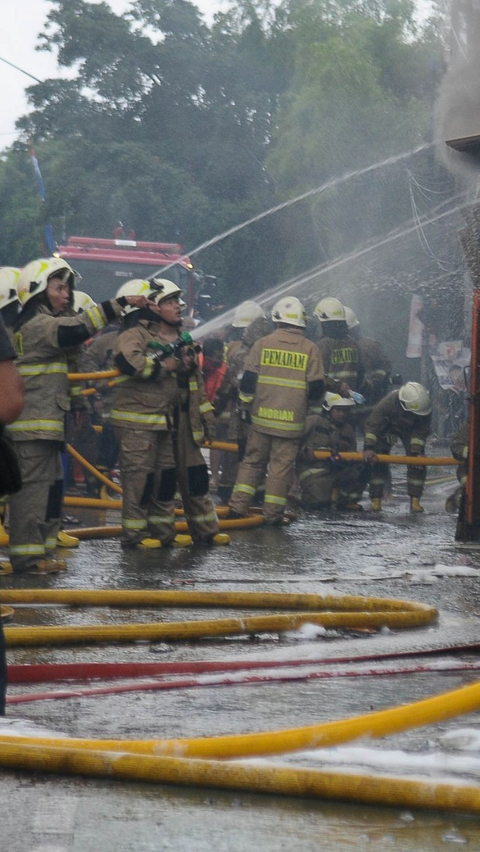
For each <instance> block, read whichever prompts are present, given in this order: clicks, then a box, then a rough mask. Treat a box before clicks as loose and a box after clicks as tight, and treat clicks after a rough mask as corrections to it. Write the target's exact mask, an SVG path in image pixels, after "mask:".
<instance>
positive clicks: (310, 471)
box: [298, 467, 327, 482]
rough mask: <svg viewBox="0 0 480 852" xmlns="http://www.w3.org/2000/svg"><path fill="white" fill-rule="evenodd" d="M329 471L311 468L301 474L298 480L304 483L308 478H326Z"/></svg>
mask: <svg viewBox="0 0 480 852" xmlns="http://www.w3.org/2000/svg"><path fill="white" fill-rule="evenodd" d="M326 474H327V471H326V470H325V468H318V467H309V468H307V470H302V472H301V474H299V477H298V480H299V482H302V480H304V479H306V478H307V477H308V476H326Z"/></svg>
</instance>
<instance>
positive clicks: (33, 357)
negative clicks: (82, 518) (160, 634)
mask: <svg viewBox="0 0 480 852" xmlns="http://www.w3.org/2000/svg"><path fill="white" fill-rule="evenodd" d="M74 286H75V273H74V271H73V269H72V268H71V266H69V264H68V263H67V262H66V261H65V260H63V259H61V258H56V257H51V258H40V259H38V260H34V261H32V262H31V263H28V264H27V266H25V268H24V269H23V270H22V272H21V274H20V276H19V279H18V287H17V292H18V297H19V300H20V303H21V305H22V310H21V312H20V315H19V317H18V319H17V322H16V324H15V326H14V328H15V336H14V338H15V347H16V350H17V355H18V368H19V372H20V374H21V375H22V377H23V380H24V384H25V406H24V409H23V412H22V414H21V416H20V417H19V418H18V420H16V421H15V423H13V424H12V425H11V426H9V427H8V431H9V434H10V436H11V437H12V439H13V440H14V442H15V449H16V452H17V455H18V458H19V462H20V468H21V472H22V479H23V488H22V490H21V491H20V492H19V493H18V494H15V495H13V496H12V497H11V500H10V559H11V563H12V566H13V570H14V571H15V572H17V573H25V572H27V573H34V574H50V573H55V572H57V571H59V570H62V569H64V568H65V563H64V562H62V561H60V560H55V559H54V558H52V557H53V552H54V548H55V546H56V537H57V533H58V530H59V529H60V514H61V506H62V492H63V466H62V460H61V450H62V448H63V444H64V440H65V414H66V412H67V411H68V410H69V408H70V399H69V382H68V378H67V372H68V366H67V353H70V352H71V351H72V350H75V348H76V347H78V346H80V344H81V343H83V342H84V341H85V340H87V339H88V338H89V337H91V336H92V334H95V332H97V331H99V330H100V329H101V328H103V327H104V326H106V325H107V324H108V323H109V322H111V321H112V320H113V319H115V317H116V316H118V315H119V314H120V312H121V310H122V308H123V307H124V306H125V304H126V302H127V301H129V302H130V304H136V305H138V306H140V305H144V304H146V303H147V301H146V299H145V298H144V297H130V299H129V300H128V299H127V300H125V299H123V300H122V299H120V300H118V301H117V300H115V299H113V300H111V301H106V302H102V303H101V304H100V305H98V306H97V307H95V308H91V309H90V310H87V311H85V312H84V313H83V314H80V315H78V316H74V317H71V316H69V317H66V316H61V314H62V313H63V312H64V311H65V310H66V309H67V306H68V304H69V298H70V292H71V290H72V289H73V288H74Z"/></svg>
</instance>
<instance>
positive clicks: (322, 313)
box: [313, 296, 346, 322]
mask: <svg viewBox="0 0 480 852" xmlns="http://www.w3.org/2000/svg"><path fill="white" fill-rule="evenodd" d="M313 313H314V314H315V316H316V317H317V319H319V320H320V322H332V321H334V320H335V321H336V322H339V321H340V322H341V321H342V320H343V321H345V319H346V315H345V308H344V307H343V305H342V303H341V301H340V300H339V299H334V298H333V297H332V296H326V297H325V298H324V299H320V301H319V303H318V305H316V307H315V310H314V312H313Z"/></svg>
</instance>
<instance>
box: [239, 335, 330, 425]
mask: <svg viewBox="0 0 480 852" xmlns="http://www.w3.org/2000/svg"><path fill="white" fill-rule="evenodd" d="M323 390H324V372H323V363H322V356H321V354H320V351H319V349H318V346H316V345H315V343H312V342H311V341H310V340H307V339H306V337H305V336H304V334H303V331H302V329H300V328H295V327H290V326H288V327H283V326H281V327H280V328H277V329H276V330H275V331H274V332H273V334H269V335H267V336H266V337H262V338H261V339H260V340H258V341H257V342H256V343H255V344H254V345H253V347H252V349H251V351H250V354H249V355H248V358H247V361H246V364H245V373H244V375H243V378H242V381H241V384H240V394H239V398H240V401H241V402H242V403H244V404H245V405H248V406H250V409H251V411H250V416H251V421H252V427H253V428H254V429H255V430H256V431H258V432H263V433H264V434H266V435H274V436H276V437H278V438H300V437H301V436H302V435H303V433H304V431H305V423H306V418H307V409H308V405H309V403H310V402H311V403H312V404H315V403H317V404H319V403H320V399H321V396H322V394H323Z"/></svg>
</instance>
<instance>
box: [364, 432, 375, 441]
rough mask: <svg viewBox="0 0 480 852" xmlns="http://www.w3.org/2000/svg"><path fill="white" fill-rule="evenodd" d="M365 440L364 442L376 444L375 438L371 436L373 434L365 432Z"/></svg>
mask: <svg viewBox="0 0 480 852" xmlns="http://www.w3.org/2000/svg"><path fill="white" fill-rule="evenodd" d="M365 440H366V441H374V442H375V443H376V442H377V436H376V435H374V434H373V432H365Z"/></svg>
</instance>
